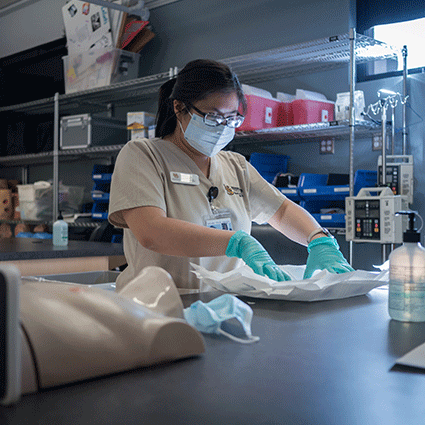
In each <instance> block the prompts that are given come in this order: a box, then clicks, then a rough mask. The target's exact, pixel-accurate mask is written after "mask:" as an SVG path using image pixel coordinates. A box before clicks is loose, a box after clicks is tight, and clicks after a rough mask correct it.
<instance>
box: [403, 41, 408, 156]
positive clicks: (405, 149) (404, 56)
mask: <svg viewBox="0 0 425 425" xmlns="http://www.w3.org/2000/svg"><path fill="white" fill-rule="evenodd" d="M402 55H403V101H404V102H403V104H402V121H403V123H402V125H403V155H406V152H407V127H406V107H407V105H406V97H407V46H403V49H402Z"/></svg>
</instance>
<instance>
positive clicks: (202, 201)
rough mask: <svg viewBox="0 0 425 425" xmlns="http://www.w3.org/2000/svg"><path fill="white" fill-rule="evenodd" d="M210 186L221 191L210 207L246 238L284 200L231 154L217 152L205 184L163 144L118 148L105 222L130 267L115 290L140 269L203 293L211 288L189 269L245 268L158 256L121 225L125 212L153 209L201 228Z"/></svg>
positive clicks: (222, 259) (234, 261)
mask: <svg viewBox="0 0 425 425" xmlns="http://www.w3.org/2000/svg"><path fill="white" fill-rule="evenodd" d="M173 172H178V173H185V174H190V175H197V176H198V177H199V185H189V184H182V183H175V182H173V181H172V180H171V175H172V173H173ZM212 186H216V187H217V188H218V190H219V193H218V196H217V198H216V199H214V200H213V201H212V205H213V206H215V207H217V208H226V209H228V210H230V213H231V220H232V226H233V230H234V231H237V230H243V231H245V232H247V233H250V232H251V222H252V221H255V222H256V223H259V224H262V223H266V222H267V221H268V220H269V219H270V218H271V217H272V216H273V215H274V214H275V212H276V211H277V210H278V209H279V207H280V206H281V204H282V202H283V201H284V200H285V199H286V198H285V196H284V195H283V194H282V193H281V192H279V191H278V190H277V189H276V188H275V187H274V186H272V185H271V184H269V183H268V182H267V181H266V180H264V179H263V178H262V177H261V176H260V174H259V173H258V172H257V170H256V169H255V168H254V167H253V166H252V165H251V164H249V163H248V162H247V161H246V159H245V157H243V156H242V155H240V154H238V153H235V152H230V151H221V152H219V153H218V154H217V155H215V156H213V157H212V158H211V168H210V176H209V178H207V177H205V175H204V174H203V173H202V172H201V170H200V169H199V168H198V166H197V165H196V164H195V162H194V161H193V160H192V159H191V158H190V157H189V156H188V155H186V154H185V153H184V152H183V151H182V150H181V149H180V148H178V147H177V146H176V145H174V144H173V143H171V142H169V141H167V140H163V139H159V138H156V139H141V140H132V141H129V142H128V143H127V144H126V145H125V146H124V147H123V148H122V150H121V151H120V153H119V154H118V157H117V160H116V164H115V168H114V172H113V175H112V183H111V190H110V202H109V221H110V222H111V223H112V224H113V225H115V226H117V227H122V228H124V254H125V257H126V260H127V263H128V267H126V269H125V270H124V271H123V272H122V273H121V274H120V275H119V277H118V279H117V282H116V285H117V289H120V288H122V287H123V286H124V285H125V284H126V283H128V282H130V281H131V280H132V279H133V278H134V277H136V276H137V275H138V274H139V273H140V272H141V271H142V269H143V268H144V267H147V266H158V267H162V268H163V269H165V270H167V271H168V272H169V273H170V274H171V276H172V277H173V279H174V282H175V283H176V285H177V287H179V288H185V289H200V290H201V291H204V290H208V289H210V288H209V287H207V286H206V285H202V283H201V282H200V281H199V279H198V278H197V277H196V276H195V274H194V273H193V272H191V269H192V268H191V266H190V263H195V264H199V265H201V266H202V267H205V268H206V269H208V270H214V271H219V272H226V271H230V270H232V269H234V268H236V267H238V266H239V265H241V264H243V263H242V260H240V259H238V258H228V257H226V256H219V257H200V258H189V257H178V256H170V255H162V254H159V253H157V252H154V251H151V250H149V249H146V248H144V247H143V246H142V245H141V244H140V243H139V242H138V241H137V239H136V237H135V236H134V234H133V233H132V232H131V230H130V229H128V226H127V224H126V223H125V221H124V219H123V216H122V211H123V210H126V209H130V208H135V207H142V206H154V207H159V208H161V209H162V210H164V211H165V213H166V215H167V217H171V218H175V219H179V220H184V221H187V222H190V223H196V224H199V225H205V222H204V219H205V217H208V216H212V210H211V206H210V203H209V201H208V198H207V193H208V191H209V189H210V188H211V187H212ZM140 225H143V223H141V224H140Z"/></svg>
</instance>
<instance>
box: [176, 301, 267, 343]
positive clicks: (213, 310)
mask: <svg viewBox="0 0 425 425" xmlns="http://www.w3.org/2000/svg"><path fill="white" fill-rule="evenodd" d="M183 313H184V317H185V319H186V321H187V322H188V323H189V324H190V325H192V326H193V327H194V328H196V329H197V330H198V331H200V332H203V333H215V334H219V335H220V334H221V335H224V336H226V337H228V338H230V339H232V340H234V341H237V342H241V343H251V342H257V341H258V340H259V339H260V338H259V337H258V336H252V333H251V320H252V316H253V312H252V309H251V307H250V306H249V305H248V304H245V303H244V302H243V301H241V300H239V299H238V298H237V297H235V296H234V295H231V294H224V295H221V296H219V297H218V298H215V299H214V300H212V301H210V302H208V303H204V302H202V301H196V302H194V303H193V304H192V305H191V306H190V307H188V308H186V309H184V311H183ZM232 319H236V321H237V324H238V325H239V326H238V327H239V328H242V329H239V330H240V331H241V332H242V334H243V335H244V336H245V338H240V337H238V336H235V335H232V334H231V333H229V332H228V331H225V330H223V327H225V326H226V322H229V321H232ZM234 321H235V320H233V322H234ZM229 323H230V322H229ZM228 330H230V326H229V327H228Z"/></svg>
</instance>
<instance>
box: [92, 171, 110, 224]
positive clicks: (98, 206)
mask: <svg viewBox="0 0 425 425" xmlns="http://www.w3.org/2000/svg"><path fill="white" fill-rule="evenodd" d="M113 168H114V166H113V165H99V164H95V165H94V166H93V175H92V179H93V182H94V186H93V190H92V192H91V195H92V199H93V208H92V219H93V220H107V219H108V208H109V192H110V188H111V180H112V172H113Z"/></svg>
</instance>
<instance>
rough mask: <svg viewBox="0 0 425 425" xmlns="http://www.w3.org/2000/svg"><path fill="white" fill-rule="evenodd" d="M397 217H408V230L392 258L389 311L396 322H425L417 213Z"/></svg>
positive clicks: (424, 258) (424, 259)
mask: <svg viewBox="0 0 425 425" xmlns="http://www.w3.org/2000/svg"><path fill="white" fill-rule="evenodd" d="M398 214H405V215H408V216H409V228H408V230H407V231H406V232H404V234H403V245H402V246H400V247H399V248H397V249H395V250H394V251H393V252H392V253H391V254H390V257H389V269H390V284H389V299H388V301H389V302H388V311H389V314H390V316H391V318H392V319H395V320H399V321H402V322H424V321H425V249H424V248H423V246H422V245H421V243H420V239H421V235H420V233H419V232H418V231H416V230H415V229H414V220H415V215H416V214H417V212H415V211H399V212H398V213H396V215H398ZM417 215H418V214H417ZM418 216H419V215H418ZM419 217H420V216H419Z"/></svg>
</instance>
